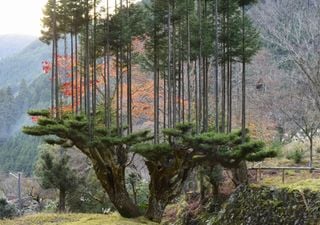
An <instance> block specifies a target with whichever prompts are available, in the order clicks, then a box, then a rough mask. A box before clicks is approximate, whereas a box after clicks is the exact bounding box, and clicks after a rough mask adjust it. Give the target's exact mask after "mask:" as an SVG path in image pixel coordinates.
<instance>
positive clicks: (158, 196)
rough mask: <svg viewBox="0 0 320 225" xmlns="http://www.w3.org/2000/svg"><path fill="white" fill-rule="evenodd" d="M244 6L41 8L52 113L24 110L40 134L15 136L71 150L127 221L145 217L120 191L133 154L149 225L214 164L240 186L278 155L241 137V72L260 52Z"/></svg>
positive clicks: (170, 2)
mask: <svg viewBox="0 0 320 225" xmlns="http://www.w3.org/2000/svg"><path fill="white" fill-rule="evenodd" d="M253 3H254V1H250V0H243V1H239V0H225V1H221V0H215V1H208V0H196V1H194V0H193V1H191V0H150V1H144V2H138V3H133V2H131V1H129V0H115V1H114V2H111V1H109V0H106V1H97V0H80V1H79V0H48V2H47V5H46V7H45V10H44V17H43V21H42V22H43V30H42V37H41V40H42V41H43V42H45V43H48V44H51V45H52V59H51V61H50V62H46V65H45V68H44V70H45V72H46V73H48V74H49V73H50V74H49V76H50V82H51V107H50V109H49V110H32V111H30V112H29V114H30V115H31V116H33V117H35V118H36V119H37V125H35V126H29V127H24V129H23V131H24V132H25V133H27V134H30V135H34V136H46V135H54V137H53V138H52V136H50V138H46V142H48V143H50V144H57V145H60V146H62V147H63V148H69V147H72V146H75V147H77V148H78V149H79V151H81V152H82V153H84V154H85V155H86V156H87V157H88V158H89V159H90V161H91V163H92V166H93V168H94V170H95V173H96V175H97V177H98V179H99V181H100V183H101V185H102V186H103V188H104V190H105V191H106V192H107V194H108V196H109V198H110V200H111V202H112V203H113V204H114V206H115V208H116V209H117V210H118V212H119V213H120V214H121V215H122V216H124V217H138V216H140V215H141V213H142V212H141V211H140V210H139V208H138V207H137V205H136V203H135V202H134V201H133V199H131V197H130V196H129V194H128V190H127V187H126V184H125V178H126V173H127V170H128V167H130V165H131V164H132V161H133V159H134V157H135V156H136V155H140V156H141V157H142V158H143V160H142V162H141V163H145V164H146V167H147V169H148V171H149V175H150V183H149V191H150V195H149V204H148V209H147V210H146V212H145V216H146V217H147V218H148V219H150V220H153V221H157V222H159V221H161V218H162V215H163V213H164V210H165V208H166V206H167V205H168V204H170V203H171V202H172V201H173V200H174V199H175V198H176V197H177V196H179V195H180V194H181V192H182V188H183V185H184V183H185V181H186V180H187V179H189V177H190V176H189V175H190V173H191V172H192V171H196V173H197V172H199V173H201V171H202V170H204V169H207V168H215V167H216V166H217V165H221V166H222V167H224V168H226V169H231V171H232V176H233V181H234V182H235V184H236V185H239V184H242V183H246V182H247V170H246V161H260V160H262V159H264V158H266V157H273V156H275V154H276V152H275V151H274V150H272V149H268V148H266V147H265V144H264V143H263V142H261V141H258V140H253V139H251V138H250V135H249V132H248V129H247V122H246V113H247V111H246V98H247V93H246V76H247V73H246V66H247V64H248V63H250V61H251V59H252V57H253V56H254V55H255V54H256V52H257V51H258V50H259V48H260V47H261V44H260V40H259V34H258V31H257V30H256V29H255V28H254V26H253V22H252V21H251V20H250V18H249V17H248V16H247V15H246V10H247V7H249V6H250V5H251V4H253ZM59 40H64V42H61V41H59ZM68 40H70V41H68ZM61 43H64V44H62V45H63V46H62V47H61V46H58V45H59V44H61ZM61 49H63V50H62V51H61ZM239 68H241V73H240V76H237V77H235V73H234V71H235V70H236V69H237V70H239ZM235 83H240V84H241V94H239V96H234V91H233V88H234V85H235ZM235 101H236V103H237V104H236V105H237V107H238V108H237V111H239V112H240V117H239V115H238V114H236V115H234V112H235V110H234V107H235V106H234V102H235ZM240 103H241V104H240ZM239 106H240V107H239ZM141 120H143V121H144V122H146V121H149V122H150V123H151V124H152V126H149V127H148V128H151V129H149V130H144V128H145V127H142V126H141Z"/></svg>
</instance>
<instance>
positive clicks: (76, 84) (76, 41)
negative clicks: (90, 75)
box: [74, 31, 80, 115]
mask: <svg viewBox="0 0 320 225" xmlns="http://www.w3.org/2000/svg"><path fill="white" fill-rule="evenodd" d="M74 42H75V46H74V48H75V49H74V51H75V56H74V57H75V68H74V72H75V80H76V83H75V88H76V93H75V94H76V97H75V100H76V101H75V107H76V114H77V115H78V112H79V101H80V99H79V94H78V88H79V87H78V85H79V84H78V33H77V31H76V32H75V34H74Z"/></svg>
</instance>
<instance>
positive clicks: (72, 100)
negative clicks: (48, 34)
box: [70, 32, 75, 114]
mask: <svg viewBox="0 0 320 225" xmlns="http://www.w3.org/2000/svg"><path fill="white" fill-rule="evenodd" d="M70 39H71V43H70V45H71V50H70V51H71V106H72V114H73V113H74V112H75V110H74V65H73V63H74V62H73V60H74V59H73V54H74V52H73V32H71V34H70Z"/></svg>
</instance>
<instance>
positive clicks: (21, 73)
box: [0, 40, 51, 89]
mask: <svg viewBox="0 0 320 225" xmlns="http://www.w3.org/2000/svg"><path fill="white" fill-rule="evenodd" d="M50 52H51V48H50V46H49V45H46V44H44V43H42V42H41V41H39V40H34V41H33V42H31V43H30V44H29V45H27V46H26V47H25V48H23V49H22V50H21V51H20V52H18V53H16V54H14V55H12V56H9V57H6V58H4V59H2V60H0V88H2V87H6V86H11V87H12V88H13V89H15V88H16V87H17V85H18V84H19V83H20V81H21V80H22V79H24V80H25V81H27V83H30V82H32V81H33V80H34V79H36V78H37V77H39V75H40V74H41V73H42V68H41V62H42V61H43V60H48V59H50V56H51V53H50Z"/></svg>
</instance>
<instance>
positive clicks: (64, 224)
mask: <svg viewBox="0 0 320 225" xmlns="http://www.w3.org/2000/svg"><path fill="white" fill-rule="evenodd" d="M35 224H37V225H56V224H59V225H101V224H106V225H108V224H110V225H111V224H112V225H143V224H145V225H155V224H156V223H153V222H150V221H148V220H146V219H144V218H136V219H125V218H122V217H121V216H120V215H119V214H117V213H114V214H110V215H102V214H44V213H43V214H36V215H30V216H24V217H21V218H17V219H14V220H3V221H1V220H0V225H35Z"/></svg>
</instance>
